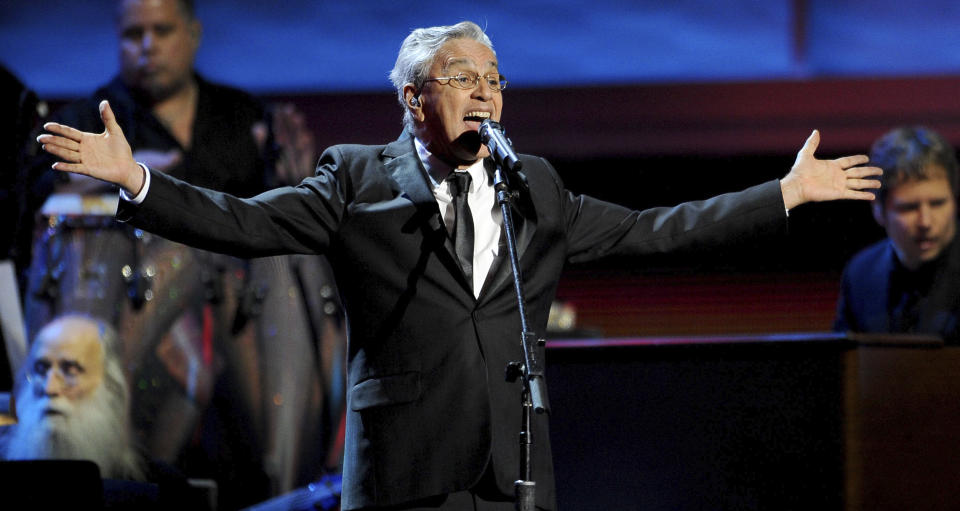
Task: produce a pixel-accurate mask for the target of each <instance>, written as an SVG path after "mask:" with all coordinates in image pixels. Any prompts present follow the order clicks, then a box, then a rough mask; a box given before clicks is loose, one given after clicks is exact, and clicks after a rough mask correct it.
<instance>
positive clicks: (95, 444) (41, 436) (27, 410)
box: [0, 316, 145, 480]
mask: <svg viewBox="0 0 960 511" xmlns="http://www.w3.org/2000/svg"><path fill="white" fill-rule="evenodd" d="M74 317H76V316H74ZM86 319H88V320H91V321H95V322H96V323H97V324H98V332H99V333H100V335H99V340H100V342H101V344H102V346H103V350H102V353H103V384H102V385H100V386H99V387H97V388H96V389H95V390H94V391H93V393H92V394H91V395H90V397H89V398H87V399H84V400H83V401H80V402H76V403H74V402H71V401H70V400H68V399H66V398H64V397H62V396H53V397H49V396H38V395H37V394H36V392H35V391H34V387H33V386H32V385H31V384H30V383H29V382H27V378H26V372H27V371H28V370H29V367H28V366H29V365H30V364H29V363H24V364H23V366H22V367H21V368H20V370H19V371H18V373H17V381H16V387H15V389H14V392H15V395H16V406H17V424H15V425H13V426H10V429H9V430H8V432H7V435H6V437H5V438H4V442H3V445H2V446H0V454H2V455H3V457H4V458H5V459H8V460H29V459H82V460H90V461H93V462H95V463H96V464H97V465H98V466H99V467H100V474H101V476H103V477H105V478H112V479H134V480H144V479H145V477H144V469H143V461H142V459H141V457H140V455H139V454H138V452H137V450H136V448H135V447H134V442H133V436H132V434H131V432H130V426H129V421H128V415H127V414H128V407H129V390H128V389H127V380H126V377H125V375H124V372H123V367H122V365H121V362H120V352H119V349H120V345H119V340H118V338H117V335H116V332H115V331H114V329H113V328H111V327H110V326H109V325H107V324H106V323H104V322H102V321H99V320H94V319H92V318H86ZM30 358H31V359H32V357H30ZM28 360H29V359H28ZM51 408H52V409H54V410H56V411H58V412H61V413H60V414H54V415H50V414H47V413H45V411H44V410H46V409H51Z"/></svg>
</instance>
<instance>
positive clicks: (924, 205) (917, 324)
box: [834, 127, 960, 344]
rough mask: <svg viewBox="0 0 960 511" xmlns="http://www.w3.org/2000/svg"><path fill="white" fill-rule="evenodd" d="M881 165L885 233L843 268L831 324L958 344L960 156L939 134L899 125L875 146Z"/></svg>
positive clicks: (878, 215) (880, 217)
mask: <svg viewBox="0 0 960 511" xmlns="http://www.w3.org/2000/svg"><path fill="white" fill-rule="evenodd" d="M870 160H871V161H872V162H873V164H874V165H877V166H879V167H880V168H882V169H883V177H882V183H883V185H882V187H881V188H880V190H879V191H878V192H877V198H876V200H874V201H873V204H872V208H873V217H874V219H876V221H877V223H878V224H880V225H881V226H882V227H883V228H884V229H885V230H886V232H887V238H885V239H883V240H881V241H879V242H877V243H875V244H873V245H871V246H869V247H867V248H865V249H863V250H862V251H861V252H859V253H858V254H856V255H855V256H854V257H853V258H852V259H851V260H850V262H849V263H848V264H847V267H846V269H845V270H844V273H843V281H842V285H841V289H840V299H839V302H838V304H837V317H836V320H835V322H834V330H837V331H853V332H872V333H918V334H935V335H939V336H941V337H942V338H943V339H944V341H946V342H948V343H952V344H956V343H958V342H960V329H958V324H957V321H958V319H960V243H956V242H955V239H956V234H957V167H958V165H957V156H956V152H955V151H954V148H953V147H952V146H951V145H950V144H949V143H947V141H946V140H944V139H943V137H941V136H940V135H939V134H938V133H936V132H935V131H933V130H931V129H928V128H924V127H899V128H896V129H893V130H892V131H890V132H888V133H886V134H885V135H883V136H882V137H880V138H879V139H877V141H876V142H874V144H873V147H872V148H871V150H870Z"/></svg>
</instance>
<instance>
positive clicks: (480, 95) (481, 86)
mask: <svg viewBox="0 0 960 511" xmlns="http://www.w3.org/2000/svg"><path fill="white" fill-rule="evenodd" d="M471 96H473V97H474V98H477V99H481V100H483V101H489V100H490V99H491V98H492V97H493V91H492V90H490V86H488V85H487V82H486V81H484V80H483V79H482V78H481V79H480V80H479V81H478V82H477V83H476V84H475V85H474V87H473V94H471Z"/></svg>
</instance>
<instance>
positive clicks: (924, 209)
mask: <svg viewBox="0 0 960 511" xmlns="http://www.w3.org/2000/svg"><path fill="white" fill-rule="evenodd" d="M931 222H933V212H932V211H931V210H930V206H928V205H926V204H921V205H920V209H919V211H918V214H917V223H918V225H919V226H920V227H922V228H924V229H929V228H930V225H931Z"/></svg>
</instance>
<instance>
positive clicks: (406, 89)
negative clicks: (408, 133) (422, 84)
mask: <svg viewBox="0 0 960 511" xmlns="http://www.w3.org/2000/svg"><path fill="white" fill-rule="evenodd" d="M417 92H418V91H417V88H416V87H414V86H413V84H412V83H408V84H406V85H404V86H403V100H404V106H406V107H407V110H408V111H409V112H410V115H412V116H413V118H414V119H415V120H417V121H418V122H419V121H423V104H422V103H421V101H420V96H418V95H417Z"/></svg>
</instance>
